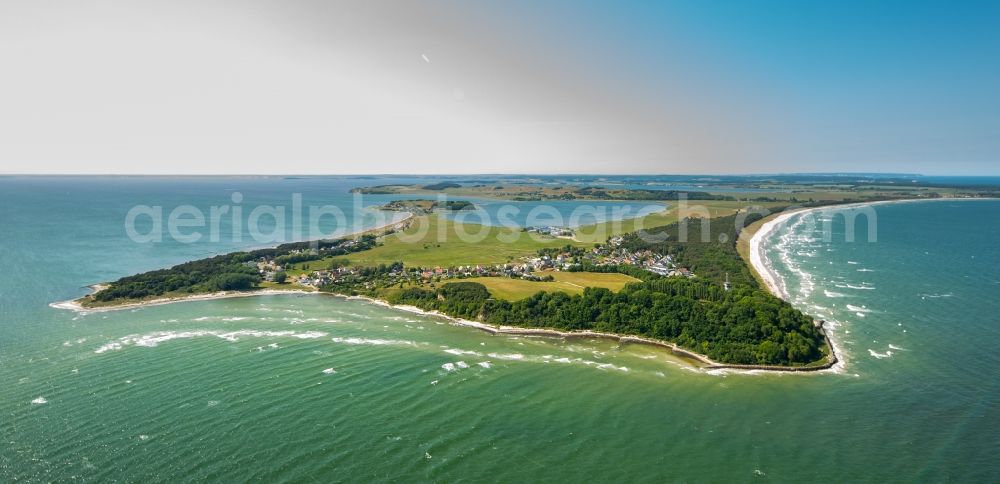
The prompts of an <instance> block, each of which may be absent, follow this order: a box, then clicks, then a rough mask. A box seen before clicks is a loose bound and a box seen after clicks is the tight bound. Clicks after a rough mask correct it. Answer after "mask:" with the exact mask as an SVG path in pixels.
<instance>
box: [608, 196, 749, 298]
mask: <svg viewBox="0 0 1000 484" xmlns="http://www.w3.org/2000/svg"><path fill="white" fill-rule="evenodd" d="M760 219H761V215H760V214H756V213H750V214H736V215H731V216H728V217H719V218H711V219H687V220H682V221H681V222H678V223H674V224H670V225H667V226H663V227H656V228H652V229H649V230H646V231H644V232H643V233H642V234H638V233H635V232H633V233H630V234H626V235H625V236H623V240H622V243H621V246H622V247H624V248H626V249H629V250H633V251H638V250H646V249H648V250H652V251H653V252H658V253H661V254H671V255H673V256H674V261H675V262H676V263H677V264H678V265H680V266H684V267H687V268H689V269H691V271H692V272H694V273H695V274H697V275H698V277H699V278H702V279H708V280H711V281H714V282H716V283H719V284H721V283H722V282H723V281H725V279H726V274H728V275H729V280H730V281H731V282H732V283H733V285H748V286H751V287H757V280H756V279H754V277H753V274H752V273H751V272H750V268H749V266H747V264H746V262H745V261H744V260H743V258H741V257H740V254H739V252H737V251H736V240H737V239H738V238H739V235H740V231H742V230H743V228H744V227H746V226H747V225H750V224H752V223H754V222H756V221H757V220H760Z"/></svg>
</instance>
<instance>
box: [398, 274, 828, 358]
mask: <svg viewBox="0 0 1000 484" xmlns="http://www.w3.org/2000/svg"><path fill="white" fill-rule="evenodd" d="M389 302H392V303H395V304H409V305H413V306H417V307H420V308H423V309H426V310H437V311H441V312H443V313H445V314H448V315H451V316H454V317H459V318H465V319H472V320H481V321H484V322H487V323H491V324H503V325H511V326H525V327H546V328H556V329H560V330H594V331H604V332H610V333H617V334H630V335H637V336H645V337H651V338H657V339H662V340H667V341H672V342H675V343H677V344H678V345H680V346H682V347H684V348H688V349H691V350H694V351H696V352H698V353H701V354H704V355H706V356H708V357H710V358H712V359H714V360H716V361H720V362H724V363H735V364H767V365H803V364H807V363H811V362H815V361H817V360H819V359H821V358H822V357H823V350H822V348H823V346H824V343H823V335H822V333H821V332H820V330H819V329H818V328H817V327H816V326H814V325H813V322H812V319H811V318H809V317H808V316H806V315H804V314H802V313H801V312H799V311H798V310H796V309H794V308H792V307H791V306H789V305H788V304H787V303H785V302H783V301H781V300H780V299H778V298H775V297H773V296H771V295H770V294H768V293H766V292H764V291H761V290H759V289H756V288H753V287H749V286H742V287H736V288H734V289H733V290H731V291H728V292H727V291H724V290H722V289H721V288H720V287H719V286H718V285H716V284H714V283H711V282H710V281H704V280H697V279H685V278H657V279H651V280H646V281H643V282H638V283H633V284H629V285H627V286H626V287H625V288H624V289H623V290H622V291H620V292H618V293H617V294H616V293H612V292H611V291H609V290H607V289H604V288H587V289H585V290H584V292H583V294H582V295H575V296H569V295H566V294H564V293H546V292H539V293H538V294H535V295H534V296H532V297H529V298H527V299H522V300H520V301H516V302H509V301H504V300H498V299H493V298H491V296H490V294H489V291H487V290H486V287H485V286H483V285H482V284H479V283H475V282H452V283H447V284H444V285H443V286H441V287H440V288H438V289H437V290H435V291H432V290H427V289H422V288H409V289H405V290H403V291H400V292H398V293H395V294H393V295H391V296H390V297H389Z"/></svg>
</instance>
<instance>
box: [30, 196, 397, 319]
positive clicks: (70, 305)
mask: <svg viewBox="0 0 1000 484" xmlns="http://www.w3.org/2000/svg"><path fill="white" fill-rule="evenodd" d="M413 217H414V214H413V213H412V212H406V215H405V216H404V217H403V218H402V219H399V220H394V221H392V222H387V223H384V224H382V225H379V226H377V227H372V228H370V229H364V230H357V231H354V232H351V233H349V234H345V235H343V236H341V237H338V238H347V237H358V236H361V235H365V234H370V233H373V232H382V231H385V230H387V229H390V228H395V229H400V227H401V226H403V227H402V228H401V229H403V230H405V228H406V227H405V225H406V224H408V223H409V222H410V220H411V219H413ZM247 250H254V249H247ZM87 287H88V288H89V289H90V291H91V292H90V294H86V295H84V296H81V297H78V298H76V299H70V300H67V301H58V302H53V303H49V307H50V308H54V309H67V310H70V311H76V312H81V313H88V312H103V311H114V310H118V309H134V308H137V307H145V306H160V305H163V304H171V303H175V302H184V301H204V300H211V299H227V298H233V297H249V296H266V295H269V294H312V293H316V292H317V291H305V290H299V289H258V290H254V291H219V292H213V293H204V294H191V295H189V296H177V297H163V298H156V299H150V300H148V301H136V302H130V303H125V304H117V305H114V306H97V307H86V306H84V305H83V304H82V303H80V301H81V300H82V299H83V298H85V297H87V296H93V295H94V294H97V293H98V292H100V291H102V290H104V289H106V288H107V287H108V285H107V284H106V283H97V284H91V285H89V286H87Z"/></svg>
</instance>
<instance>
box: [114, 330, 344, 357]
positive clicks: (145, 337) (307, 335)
mask: <svg viewBox="0 0 1000 484" xmlns="http://www.w3.org/2000/svg"><path fill="white" fill-rule="evenodd" d="M205 336H214V337H216V338H220V339H224V340H226V341H232V342H236V341H239V339H240V338H241V337H254V338H267V337H290V338H298V339H315V338H322V337H324V336H326V333H324V332H322V331H304V332H299V331H258V330H250V329H244V330H239V331H212V330H195V331H157V332H155V333H147V334H142V335H136V334H131V335H128V336H123V337H121V338H118V339H117V340H115V341H111V342H108V343H106V344H104V345H102V346H101V347H99V348H97V349H96V350H94V353H98V354H99V353H105V352H107V351H115V350H120V349H122V348H123V347H125V346H144V347H147V348H152V347H155V346H157V345H159V344H160V343H163V342H165V341H170V340H174V339H183V338H199V337H205Z"/></svg>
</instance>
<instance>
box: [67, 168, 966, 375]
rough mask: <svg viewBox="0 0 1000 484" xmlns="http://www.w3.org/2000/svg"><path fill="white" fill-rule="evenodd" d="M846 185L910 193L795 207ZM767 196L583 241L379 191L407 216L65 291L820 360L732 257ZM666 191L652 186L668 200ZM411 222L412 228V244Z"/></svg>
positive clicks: (699, 359) (734, 362) (702, 358)
mask: <svg viewBox="0 0 1000 484" xmlns="http://www.w3.org/2000/svg"><path fill="white" fill-rule="evenodd" d="M498 186H499V185H494V186H492V187H491V188H489V189H490V190H493V191H494V192H499V193H503V194H505V195H504V196H507V197H510V198H511V199H514V198H517V197H520V195H513V194H514V193H529V192H530V193H536V194H547V195H546V196H555V195H554V194H555V193H561V194H566V193H575V194H581V193H584V194H589V195H587V196H594V195H593V194H594V193H596V191H595V190H589V189H586V187H583V188H581V187H566V186H563V187H559V188H558V190H557V191H555V192H553V191H552V190H553V189H551V188H547V187H537V186H527V185H524V186H521V187H520V188H519V189H518V190H516V191H504V190H501V189H498V188H497V187H498ZM486 189H487V186H486V185H482V184H477V185H475V186H467V185H462V184H458V183H444V182H442V183H440V184H437V185H436V186H422V187H409V186H405V187H404V186H379V187H371V188H364V189H359V190H366V191H369V192H370V191H371V190H380V191H385V192H390V193H394V194H398V193H402V192H403V191H406V190H413V191H414V192H419V191H426V190H432V191H433V190H440V191H447V190H451V191H455V192H458V193H464V194H467V195H476V196H481V195H482V193H481V192H482V191H483V190H486ZM605 193H616V194H619V195H621V194H633V195H634V194H635V193H636V192H635V191H633V190H625V191H624V192H623V191H612V192H605ZM639 193H645V192H639ZM495 194H496V193H495ZM856 194H860V195H861V196H860V197H859V198H861V199H862V200H866V201H876V200H885V199H903V198H910V197H912V198H918V197H914V196H913V194H912V193H911V192H907V193H906V194H905V196H897V197H895V198H893V197H891V196H888V195H887V194H886V193H883V192H873V191H867V192H861V191H853V192H850V191H848V192H841V193H836V192H833V191H830V190H827V191H823V190H816V191H814V193H813V195H814V196H815V195H825V196H826V197H827V198H825V199H816V198H815V197H810V198H811V200H810V201H808V202H806V203H804V204H802V205H806V206H813V207H816V206H825V205H830V204H842V203H846V202H858V201H860V200H858V198H854V197H853V196H852V195H856ZM673 195H674V196H675V197H676V196H677V194H676V193H673ZM781 195H784V198H782V197H781V196H780V195H779V196H774V195H772V196H769V197H767V198H766V199H763V200H761V201H759V202H757V203H756V204H754V205H752V206H748V205H746V202H745V200H744V202H740V201H739V198H746V197H740V196H739V195H738V194H711V193H708V192H705V196H702V195H698V197H702V202H703V203H704V204H705V205H704V207H703V208H704V213H705V214H706V215H705V216H707V217H710V218H711V223H703V222H705V221H706V220H704V219H702V218H699V217H697V216H689V215H686V214H680V213H678V211H677V210H672V211H668V212H665V213H658V214H652V215H647V216H645V217H643V219H642V220H640V221H633V222H632V223H631V224H620V223H619V224H617V225H616V226H615V227H599V228H601V229H604V230H605V232H603V233H607V234H608V236H607V237H606V238H605V239H604V240H603V241H599V242H595V241H593V240H590V241H585V240H577V239H572V240H570V239H565V238H557V237H552V236H548V235H544V234H538V233H533V234H530V235H529V234H526V233H524V232H523V231H517V230H512V229H510V228H505V227H479V226H476V227H470V226H469V225H468V224H466V225H462V224H459V223H457V222H455V221H453V220H449V219H448V218H447V217H442V216H441V215H439V214H437V213H435V209H437V208H438V206H437V202H434V201H431V200H427V199H417V200H401V201H394V202H389V203H388V204H386V205H385V206H384V207H383V208H384V209H388V210H401V211H406V212H409V213H410V216H409V217H408V218H407V219H406V220H404V221H402V222H399V223H396V224H392V225H390V226H386V227H382V228H380V229H379V230H375V231H368V232H366V233H361V234H357V235H355V236H349V237H344V238H341V239H337V240H324V241H314V242H300V243H292V244H283V245H280V246H278V247H275V248H271V249H259V250H254V251H245V252H234V253H230V254H225V255H220V256H216V257H212V258H208V259H202V260H198V261H192V262H187V263H184V264H180V265H177V266H175V267H172V268H169V269H162V270H157V271H151V272H147V273H143V274H138V275H135V276H128V277H124V278H121V279H119V280H117V281H114V282H111V283H108V284H106V285H104V286H102V287H101V288H100V290H98V291H96V292H95V293H93V294H91V295H88V296H85V297H83V298H81V299H79V300H77V301H75V302H74V304H75V306H76V307H78V308H80V309H83V310H99V309H109V308H115V307H131V306H134V305H137V304H162V303H164V302H171V301H176V300H184V299H187V298H205V297H233V296H240V295H248V294H260V293H264V292H266V293H273V292H276V291H299V292H315V293H325V294H334V295H341V296H347V297H363V298H366V299H368V300H371V301H378V302H380V303H384V304H390V305H395V306H398V307H403V308H410V309H414V310H420V311H425V312H430V313H435V314H440V315H444V316H447V317H450V318H453V319H454V320H455V321H458V322H461V323H462V324H467V325H470V326H475V327H478V328H480V329H484V330H488V331H491V332H506V333H510V332H517V333H522V334H536V335H549V336H560V337H572V336H587V337H601V338H617V339H619V341H621V342H622V343H643V344H654V345H658V346H662V347H665V348H668V349H670V350H671V351H674V352H675V353H677V354H680V355H682V356H685V357H687V358H689V359H691V360H692V361H693V362H695V363H696V364H699V365H707V366H711V367H732V368H746V369H766V370H797V371H801V370H815V369H823V368H828V367H830V366H832V365H833V364H834V363H836V362H837V356H836V352H835V351H834V347H833V346H832V345H831V341H830V340H829V338H828V337H827V335H826V334H825V333H824V330H823V328H822V322H815V321H813V320H812V318H810V317H809V316H807V315H805V314H803V313H802V312H800V311H799V310H797V309H795V308H793V307H792V306H791V305H789V304H788V303H787V302H785V301H784V300H782V299H781V298H780V297H778V296H777V295H776V294H775V290H774V288H773V284H763V283H762V282H763V281H765V279H762V278H761V276H760V274H759V271H755V270H754V268H753V267H752V266H751V265H750V264H748V261H747V259H746V256H747V255H748V252H747V251H746V248H745V245H746V237H745V236H744V237H742V240H741V235H743V232H744V229H747V228H748V227H749V228H750V229H751V230H753V229H756V228H758V227H759V226H760V225H761V224H762V223H763V220H762V219H763V218H764V217H763V215H761V214H760V213H759V212H760V211H761V210H768V211H771V212H780V211H782V210H783V209H784V208H785V207H787V206H789V203H790V199H792V198H794V197H791V196H788V195H787V194H781ZM560 196H562V195H560ZM938 196H940V195H939V194H937V193H934V194H931V195H925V196H923V197H919V198H935V197H938ZM967 196H981V194H967ZM666 197H667V195H662V196H661V195H657V198H653V199H655V200H669V198H666ZM758 198H761V197H758ZM470 205H471V204H470V203H468V202H459V203H456V204H454V205H446V206H445V207H442V208H444V209H446V210H463V209H468V208H469V207H470ZM637 222H641V223H639V224H638V225H641V226H642V227H644V228H643V230H642V231H641V232H639V231H636V230H634V228H635V227H636V226H637ZM609 225H610V224H609ZM421 229H423V230H422V233H423V234H424V237H425V238H424V239H419V240H417V241H414V237H415V236H416V235H417V234H419V233H421ZM428 229H429V230H428ZM588 229H590V230H592V231H593V232H595V233H601V231H600V230H593V229H595V227H590V228H588ZM477 231H485V232H486V233H487V234H488V236H487V237H486V238H485V239H483V240H480V241H476V242H466V241H463V240H462V238H461V237H458V236H457V234H458V233H459V232H464V233H469V232H477ZM587 231H588V230H584V229H583V228H581V230H580V232H587ZM519 232H520V233H519ZM442 234H445V237H444V238H440V237H441V235H442ZM741 253H742V255H743V256H742V257H741Z"/></svg>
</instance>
